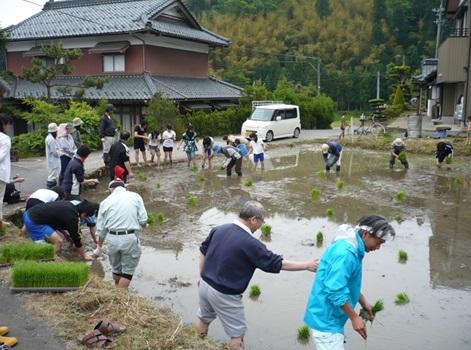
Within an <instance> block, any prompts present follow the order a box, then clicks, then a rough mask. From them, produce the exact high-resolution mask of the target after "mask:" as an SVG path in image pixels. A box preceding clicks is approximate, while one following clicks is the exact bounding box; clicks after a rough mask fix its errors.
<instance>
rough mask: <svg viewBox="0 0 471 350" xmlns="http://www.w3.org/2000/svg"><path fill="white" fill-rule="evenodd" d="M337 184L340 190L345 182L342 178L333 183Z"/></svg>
mask: <svg viewBox="0 0 471 350" xmlns="http://www.w3.org/2000/svg"><path fill="white" fill-rule="evenodd" d="M335 185H336V186H337V189H338V190H341V189H342V188H344V187H345V182H344V181H343V180H340V179H339V180H337V183H336V184H335Z"/></svg>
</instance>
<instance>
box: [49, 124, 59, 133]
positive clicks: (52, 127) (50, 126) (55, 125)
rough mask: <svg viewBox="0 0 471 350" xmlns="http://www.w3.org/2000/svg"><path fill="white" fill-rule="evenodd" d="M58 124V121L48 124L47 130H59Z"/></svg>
mask: <svg viewBox="0 0 471 350" xmlns="http://www.w3.org/2000/svg"><path fill="white" fill-rule="evenodd" d="M57 129H58V127H57V124H56V123H50V124H49V125H48V126H47V132H57Z"/></svg>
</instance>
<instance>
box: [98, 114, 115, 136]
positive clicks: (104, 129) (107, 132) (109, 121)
mask: <svg viewBox="0 0 471 350" xmlns="http://www.w3.org/2000/svg"><path fill="white" fill-rule="evenodd" d="M98 132H99V134H100V138H103V137H105V136H110V137H114V135H115V132H116V126H115V125H114V121H113V118H110V117H108V116H107V115H106V114H103V115H102V116H101V118H100V126H99V128H98Z"/></svg>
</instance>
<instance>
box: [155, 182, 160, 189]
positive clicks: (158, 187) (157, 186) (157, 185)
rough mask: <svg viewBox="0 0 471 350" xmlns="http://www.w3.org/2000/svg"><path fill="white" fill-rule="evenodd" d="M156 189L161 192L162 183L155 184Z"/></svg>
mask: <svg viewBox="0 0 471 350" xmlns="http://www.w3.org/2000/svg"><path fill="white" fill-rule="evenodd" d="M155 188H156V189H157V190H160V182H157V183H156V184H155Z"/></svg>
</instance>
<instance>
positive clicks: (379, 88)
mask: <svg viewBox="0 0 471 350" xmlns="http://www.w3.org/2000/svg"><path fill="white" fill-rule="evenodd" d="M380 92H381V73H380V72H379V71H377V72H376V99H377V100H379V99H380V98H381V94H380Z"/></svg>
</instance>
